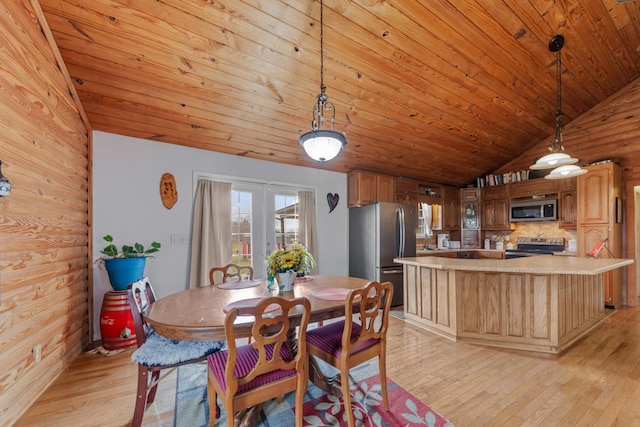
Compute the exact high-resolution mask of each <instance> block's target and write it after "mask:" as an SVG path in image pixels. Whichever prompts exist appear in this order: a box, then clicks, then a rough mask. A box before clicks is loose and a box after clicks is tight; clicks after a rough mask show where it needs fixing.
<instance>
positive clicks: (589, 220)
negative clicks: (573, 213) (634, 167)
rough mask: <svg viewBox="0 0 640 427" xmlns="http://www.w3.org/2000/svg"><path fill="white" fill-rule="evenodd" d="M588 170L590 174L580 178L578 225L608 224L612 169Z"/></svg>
mask: <svg viewBox="0 0 640 427" xmlns="http://www.w3.org/2000/svg"><path fill="white" fill-rule="evenodd" d="M598 166H600V165H598ZM587 169H589V172H588V173H586V174H584V175H580V176H579V177H578V224H582V225H589V224H607V223H608V222H609V220H610V219H611V215H610V210H609V206H610V204H611V202H610V197H611V196H610V187H611V185H610V176H611V169H609V168H594V169H591V168H587Z"/></svg>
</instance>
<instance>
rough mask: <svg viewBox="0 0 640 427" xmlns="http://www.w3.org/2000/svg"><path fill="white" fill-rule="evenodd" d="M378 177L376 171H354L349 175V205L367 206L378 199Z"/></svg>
mask: <svg viewBox="0 0 640 427" xmlns="http://www.w3.org/2000/svg"><path fill="white" fill-rule="evenodd" d="M377 185H378V184H377V179H376V175H375V174H374V173H369V172H362V171H354V172H350V173H349V175H348V176H347V206H348V207H350V208H351V207H354V206H365V205H370V204H372V203H374V202H375V201H376V193H377Z"/></svg>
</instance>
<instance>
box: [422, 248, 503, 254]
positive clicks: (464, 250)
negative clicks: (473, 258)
mask: <svg viewBox="0 0 640 427" xmlns="http://www.w3.org/2000/svg"><path fill="white" fill-rule="evenodd" d="M456 252H504V250H501V251H500V250H498V249H418V250H416V254H417V255H435V254H438V253H440V254H443V253H456Z"/></svg>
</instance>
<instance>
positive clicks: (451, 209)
mask: <svg viewBox="0 0 640 427" xmlns="http://www.w3.org/2000/svg"><path fill="white" fill-rule="evenodd" d="M442 190H443V191H442V215H443V218H442V229H443V230H451V231H453V230H460V189H458V188H456V187H447V186H443V187H442Z"/></svg>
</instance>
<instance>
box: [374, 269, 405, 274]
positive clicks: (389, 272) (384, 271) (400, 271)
mask: <svg viewBox="0 0 640 427" xmlns="http://www.w3.org/2000/svg"><path fill="white" fill-rule="evenodd" d="M402 272H403V271H402V270H382V271H381V272H380V274H400V273H402Z"/></svg>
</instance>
